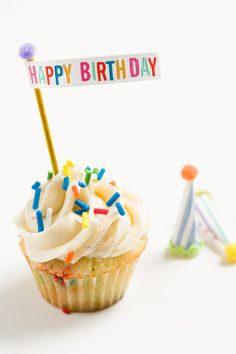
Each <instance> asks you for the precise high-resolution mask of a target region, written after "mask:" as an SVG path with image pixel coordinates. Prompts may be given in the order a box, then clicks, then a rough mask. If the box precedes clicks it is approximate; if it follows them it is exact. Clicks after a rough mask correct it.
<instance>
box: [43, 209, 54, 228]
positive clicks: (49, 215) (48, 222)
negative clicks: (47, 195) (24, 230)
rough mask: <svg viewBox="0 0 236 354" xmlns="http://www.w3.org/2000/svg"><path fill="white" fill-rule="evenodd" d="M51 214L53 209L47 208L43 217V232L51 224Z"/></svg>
mask: <svg viewBox="0 0 236 354" xmlns="http://www.w3.org/2000/svg"><path fill="white" fill-rule="evenodd" d="M52 214H53V209H52V208H47V211H46V217H45V225H44V227H45V230H46V229H48V228H49V226H50V225H51V222H52Z"/></svg>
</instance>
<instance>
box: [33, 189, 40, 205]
mask: <svg viewBox="0 0 236 354" xmlns="http://www.w3.org/2000/svg"><path fill="white" fill-rule="evenodd" d="M40 193H41V188H37V189H35V192H34V200H33V205H32V208H33V209H34V210H36V209H38V207H39V198H40Z"/></svg>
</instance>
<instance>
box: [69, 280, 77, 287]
mask: <svg viewBox="0 0 236 354" xmlns="http://www.w3.org/2000/svg"><path fill="white" fill-rule="evenodd" d="M76 284H77V281H76V279H71V280H70V281H69V287H70V288H71V287H72V286H74V285H76Z"/></svg>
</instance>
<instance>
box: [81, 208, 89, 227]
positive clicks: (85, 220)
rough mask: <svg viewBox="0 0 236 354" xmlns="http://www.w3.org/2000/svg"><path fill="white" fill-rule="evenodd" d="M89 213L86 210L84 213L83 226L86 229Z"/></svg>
mask: <svg viewBox="0 0 236 354" xmlns="http://www.w3.org/2000/svg"><path fill="white" fill-rule="evenodd" d="M88 221H89V214H88V213H86V212H84V213H83V214H82V227H83V228H84V229H85V228H87V227H88Z"/></svg>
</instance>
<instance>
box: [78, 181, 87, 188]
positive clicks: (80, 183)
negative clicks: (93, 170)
mask: <svg viewBox="0 0 236 354" xmlns="http://www.w3.org/2000/svg"><path fill="white" fill-rule="evenodd" d="M78 185H79V186H80V188H85V187H86V183H84V182H81V181H78Z"/></svg>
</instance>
